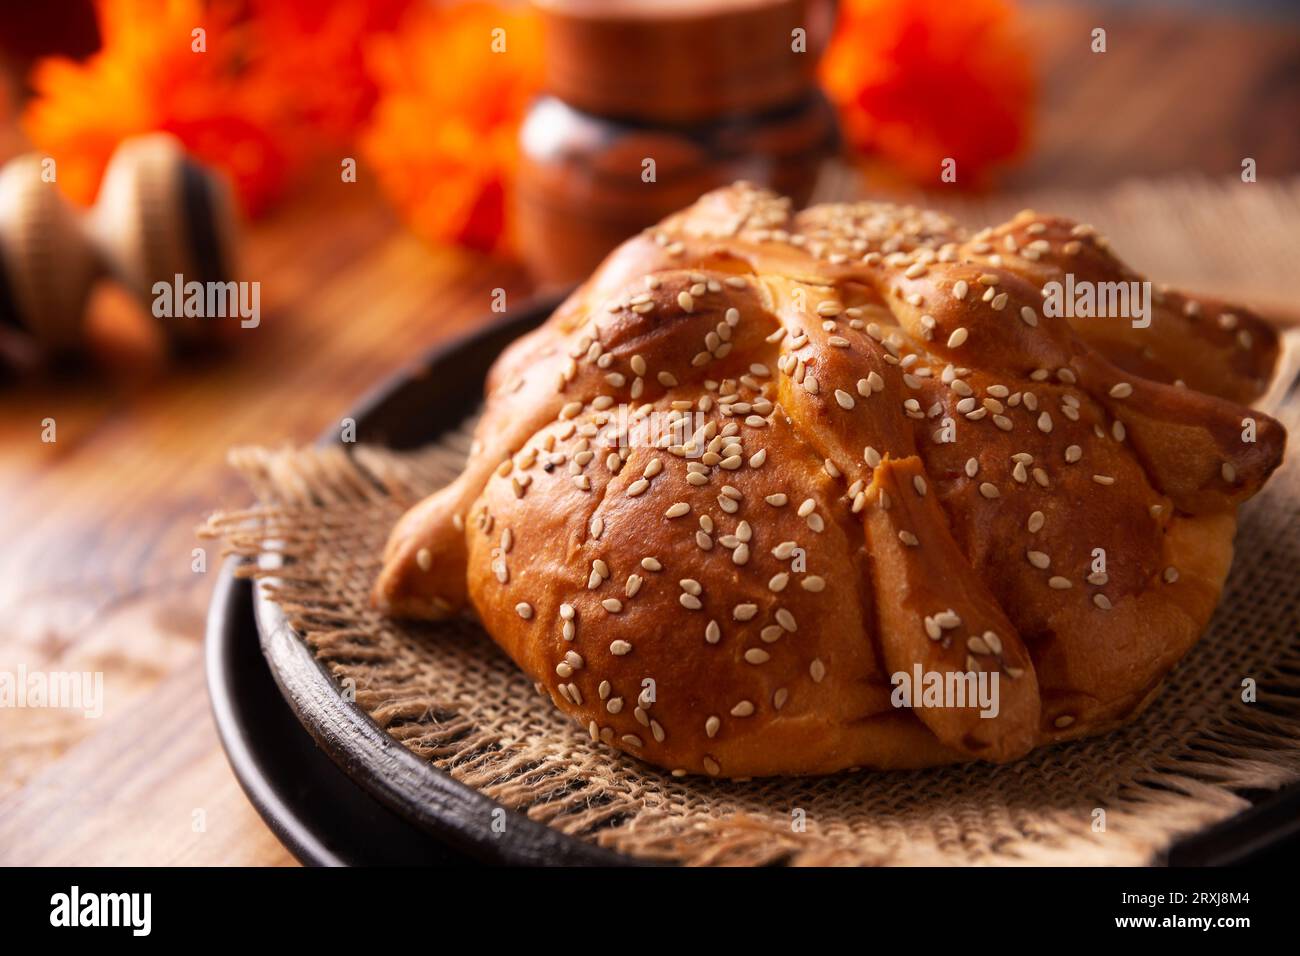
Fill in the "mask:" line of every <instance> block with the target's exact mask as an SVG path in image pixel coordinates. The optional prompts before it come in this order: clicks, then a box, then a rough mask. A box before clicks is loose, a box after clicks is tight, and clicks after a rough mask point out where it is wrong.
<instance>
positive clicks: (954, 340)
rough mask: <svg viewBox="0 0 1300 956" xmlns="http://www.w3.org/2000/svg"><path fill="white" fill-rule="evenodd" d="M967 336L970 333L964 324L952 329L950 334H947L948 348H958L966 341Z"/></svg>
mask: <svg viewBox="0 0 1300 956" xmlns="http://www.w3.org/2000/svg"><path fill="white" fill-rule="evenodd" d="M969 337H970V333H969V332H968V331H967V330H966V328H965V327H964V326H963V327H962V328H958V329H954V330H953V333H952V335H950V336H948V348H950V349H955V348H960V347H961V346H962V345H964V344H965V343H966V339H967V338H969Z"/></svg>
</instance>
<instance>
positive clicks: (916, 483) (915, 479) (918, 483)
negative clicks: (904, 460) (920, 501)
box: [912, 475, 925, 498]
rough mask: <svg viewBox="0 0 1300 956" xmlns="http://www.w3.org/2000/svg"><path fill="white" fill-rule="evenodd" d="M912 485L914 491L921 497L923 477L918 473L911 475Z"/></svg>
mask: <svg viewBox="0 0 1300 956" xmlns="http://www.w3.org/2000/svg"><path fill="white" fill-rule="evenodd" d="M912 487H913V488H915V489H916V493H917V494H918V495H920V496H921V497H922V498H924V497H925V479H924V478H922V477H921V476H920V475H913V476H912Z"/></svg>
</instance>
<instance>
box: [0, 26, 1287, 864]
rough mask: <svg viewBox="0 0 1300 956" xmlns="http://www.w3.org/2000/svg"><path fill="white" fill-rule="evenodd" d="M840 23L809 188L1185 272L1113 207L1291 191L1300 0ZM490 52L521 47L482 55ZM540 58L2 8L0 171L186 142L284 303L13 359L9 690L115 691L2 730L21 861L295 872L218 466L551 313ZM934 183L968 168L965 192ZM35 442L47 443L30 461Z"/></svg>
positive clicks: (92, 170) (1237, 281)
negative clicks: (909, 203) (426, 362)
mask: <svg viewBox="0 0 1300 956" xmlns="http://www.w3.org/2000/svg"><path fill="white" fill-rule="evenodd" d="M839 6H840V19H839V23H838V26H837V28H836V29H837V32H836V33H835V34H834V35H833V36H832V39H831V42H830V46H829V49H828V50H827V53H826V56H825V57H824V58H823V60H822V63H821V66H820V71H819V74H818V77H819V80H820V82H821V84H822V85H823V87H824V88H825V89H826V91H827V94H828V95H829V98H830V100H831V102H832V103H833V105H834V109H835V113H836V115H837V116H838V121H839V124H840V127H841V129H842V131H843V138H844V142H843V147H844V148H843V155H842V157H841V161H840V162H839V164H838V165H837V167H836V168H837V170H838V172H836V173H835V174H834V175H833V176H830V177H828V179H827V181H826V182H823V183H822V184H821V186H819V194H821V195H824V194H826V191H827V190H830V191H832V192H835V193H837V194H841V195H842V194H847V193H852V192H860V191H861V190H863V189H869V190H871V191H873V192H877V193H895V194H898V195H906V196H908V197H915V196H917V195H920V194H931V195H934V194H938V195H939V196H940V197H941V198H940V199H938V200H936V201H940V202H944V203H952V204H954V206H955V207H961V208H965V209H967V210H971V209H974V210H983V209H1000V208H1002V207H1003V206H1005V205H1006V204H1011V203H1019V202H1020V201H1021V200H1022V199H1024V198H1025V197H1028V198H1029V199H1035V198H1041V197H1044V196H1047V197H1064V198H1062V199H1061V200H1060V201H1062V202H1064V203H1065V204H1066V205H1067V206H1068V205H1070V203H1072V202H1076V201H1077V202H1079V203H1080V204H1081V207H1082V206H1083V205H1087V202H1088V197H1100V198H1097V199H1096V208H1108V207H1107V203H1110V204H1111V206H1113V208H1115V209H1116V210H1117V212H1116V216H1117V218H1122V217H1125V216H1126V217H1127V219H1128V220H1129V221H1130V225H1132V224H1134V223H1136V227H1138V228H1149V229H1150V230H1151V233H1150V235H1152V236H1157V237H1159V236H1162V235H1165V233H1162V232H1161V230H1167V231H1168V232H1167V235H1168V236H1169V239H1168V244H1167V245H1168V250H1167V251H1168V257H1167V259H1166V260H1161V261H1164V262H1167V263H1168V266H1167V267H1168V268H1169V269H1171V270H1173V271H1174V272H1178V267H1179V263H1180V262H1188V261H1191V260H1189V256H1190V255H1191V254H1190V253H1187V254H1184V252H1180V251H1179V246H1178V244H1177V243H1178V238H1177V234H1176V229H1177V227H1178V223H1176V222H1169V223H1164V222H1144V221H1143V218H1144V217H1143V216H1142V214H1141V212H1140V211H1138V212H1134V211H1133V209H1132V207H1131V206H1130V208H1129V209H1128V211H1127V212H1125V211H1124V210H1123V208H1122V207H1121V206H1120V205H1119V200H1118V199H1116V198H1114V197H1117V196H1119V197H1123V196H1130V197H1131V196H1132V195H1135V194H1139V193H1134V192H1133V190H1139V191H1140V190H1145V189H1165V188H1166V185H1165V184H1169V183H1175V184H1182V185H1180V186H1179V187H1178V188H1184V189H1186V190H1187V194H1188V195H1205V196H1207V197H1211V198H1209V199H1207V204H1206V205H1205V206H1204V207H1203V208H1202V210H1201V215H1202V216H1212V215H1214V214H1215V213H1214V212H1213V210H1214V209H1218V208H1220V207H1219V206H1216V205H1214V204H1213V203H1215V202H1219V201H1220V200H1221V199H1222V196H1221V192H1222V190H1221V189H1220V184H1222V183H1225V182H1240V177H1241V172H1242V162H1243V159H1244V158H1246V157H1249V158H1251V159H1253V160H1254V162H1255V164H1256V167H1257V170H1258V177H1259V181H1260V183H1261V185H1262V184H1265V183H1266V182H1267V183H1271V184H1274V188H1276V187H1277V184H1282V185H1283V186H1285V188H1286V189H1289V193H1288V195H1290V196H1292V197H1295V196H1300V188H1298V187H1297V186H1296V182H1297V179H1296V178H1297V177H1300V12H1298V11H1297V10H1296V8H1295V5H1294V4H1293V3H1290V2H1288V0H1276V2H1274V0H1254V2H1241V0H1238V2H1228V0H1224V2H1222V3H1218V2H1211V0H1181V2H1175V0H1167V2H1151V3H1138V2H1116V3H1113V4H1112V3H1068V4H1067V3H1054V2H1046V0H1040V2H1028V0H1025V2H1021V3H1019V4H1013V3H1010V2H1005V0H963V2H961V3H956V2H951V0H842V2H841V3H840V5H839ZM959 11H960V12H959ZM501 26H504V27H505V28H506V30H507V35H508V37H509V41H510V45H509V47H508V50H506V51H504V55H501V54H498V53H494V52H493V51H492V50H491V49H490V48H489V37H490V35H491V32H492V31H493V30H494V29H495V28H497V27H501ZM199 28H201V29H202V31H203V38H204V45H205V48H204V50H203V51H201V52H196V51H195V50H194V48H193V37H194V33H193V31H194V30H195V29H199ZM1097 28H1103V29H1104V30H1105V31H1106V44H1107V46H1106V51H1105V52H1104V53H1098V52H1094V51H1093V49H1092V45H1093V44H1094V37H1093V31H1094V30H1096V29H1097ZM536 34H537V30H536V24H535V22H534V21H533V15H532V14H531V13H530V12H529V10H528V9H527V8H524V7H520V6H515V5H510V4H505V5H502V4H490V3H480V2H472V3H434V2H421V0H371V2H367V3H344V2H327V0H278V2H277V0H242V2H208V3H204V2H200V0H175V2H164V0H157V2H144V0H102V2H98V3H90V2H67V0H50V2H46V3H42V4H23V5H16V4H7V5H4V6H3V7H0V162H3V161H4V160H7V159H9V158H10V157H12V156H16V155H18V154H20V153H24V152H27V151H32V150H34V151H35V152H36V153H37V154H38V155H40V156H48V157H52V158H54V159H55V160H56V162H57V169H58V177H57V188H58V189H60V190H61V192H62V193H63V195H64V196H66V198H67V199H68V200H69V201H70V202H71V203H73V204H74V206H76V208H78V209H82V210H85V209H86V208H87V207H89V206H90V204H92V203H93V202H94V200H95V197H96V192H97V189H98V186H99V179H100V176H101V174H102V172H103V170H104V167H105V165H106V164H107V162H108V160H109V157H110V156H111V155H112V152H113V150H114V149H115V148H116V147H117V145H118V144H119V143H120V142H122V141H123V140H125V139H127V138H129V137H131V136H133V135H136V134H140V133H145V132H149V131H154V130H163V131H166V132H169V133H171V134H173V135H174V136H176V137H177V138H178V139H179V140H180V142H181V143H182V144H183V145H184V146H185V148H186V149H187V151H188V152H189V154H190V155H191V156H192V157H193V158H194V159H196V160H197V161H199V162H201V163H203V164H205V165H206V166H208V167H209V168H212V169H214V170H216V171H217V172H218V173H220V174H221V175H222V176H224V177H225V178H226V179H227V180H228V181H229V183H230V184H231V186H232V188H233V193H234V196H235V197H236V199H237V203H238V206H239V208H240V210H241V217H242V220H243V227H242V231H241V238H240V240H239V242H238V247H237V251H238V254H239V262H240V266H239V275H240V277H241V278H246V279H250V280H255V281H258V282H260V283H261V310H262V317H261V323H260V325H259V327H258V328H256V329H249V330H244V331H243V332H241V334H239V335H236V336H234V339H233V341H232V342H230V343H228V344H226V345H224V346H223V347H221V348H220V349H218V348H216V347H214V348H213V349H212V350H211V352H210V353H207V354H199V355H190V356H187V357H184V358H177V357H175V356H172V355H170V354H169V353H168V350H167V348H166V345H165V342H164V341H163V340H162V339H161V337H160V335H159V333H158V329H157V328H156V323H155V322H154V321H153V320H151V319H150V318H149V317H148V315H147V313H146V312H145V311H144V309H143V308H142V307H141V305H140V304H139V303H138V302H137V301H134V300H133V299H132V298H131V297H130V296H129V295H127V294H125V293H124V292H123V291H122V290H121V289H119V288H114V287H113V285H112V284H111V283H104V284H101V285H100V286H97V287H96V289H95V292H94V293H93V295H92V297H91V299H90V302H89V304H88V307H87V309H86V313H85V329H84V348H82V349H80V350H78V354H77V355H76V356H75V357H73V358H71V359H68V358H61V359H60V360H59V361H57V362H56V361H50V360H48V359H47V357H44V356H41V355H39V354H35V355H32V354H26V353H24V354H22V355H20V356H19V358H18V359H17V360H15V361H13V362H10V363H6V362H3V361H0V502H3V504H2V505H0V541H3V542H4V544H3V547H2V548H0V671H5V670H7V671H11V672H12V671H14V670H16V669H17V668H18V667H19V666H20V665H22V666H25V667H27V668H29V669H44V670H66V671H97V672H103V674H104V683H105V694H106V700H105V711H104V715H103V716H102V717H101V718H98V719H93V720H88V719H85V718H83V717H82V716H81V715H80V714H79V713H70V712H67V711H58V710H23V711H19V710H12V709H8V710H0V863H109V862H117V863H279V862H289V861H290V858H289V856H288V854H287V853H286V852H285V851H284V850H283V849H282V848H281V847H280V846H279V844H278V843H277V842H276V840H275V838H274V837H273V836H272V835H271V833H270V831H269V830H267V829H266V827H265V826H264V825H263V824H262V823H261V821H260V819H259V818H258V817H257V815H256V813H255V812H254V811H253V810H252V808H251V807H250V806H249V805H248V804H247V802H246V801H245V799H244V797H243V795H242V793H241V792H240V790H239V788H238V786H237V784H236V783H235V781H234V778H233V777H232V775H231V773H230V771H229V769H228V767H227V765H226V763H225V760H224V757H223V755H222V753H221V750H220V747H219V745H218V743H217V740H216V736H215V734H214V732H213V729H212V725H211V721H210V718H209V714H208V702H207V699H206V695H205V692H204V687H203V674H202V655H201V638H202V632H203V618H204V613H205V610H206V605H207V601H208V598H209V596H210V593H211V584H212V580H213V578H214V577H215V574H216V571H217V569H218V567H219V566H220V558H219V556H218V555H217V554H215V553H213V554H208V555H207V563H206V571H202V572H195V571H194V570H192V568H193V565H194V549H195V548H196V547H208V548H211V547H212V545H211V544H210V543H205V542H200V541H198V540H196V538H195V535H194V529H195V528H196V526H197V525H199V524H200V523H201V522H202V520H203V519H204V517H205V516H206V514H207V513H208V512H209V511H211V510H212V509H213V508H214V507H218V506H222V507H237V506H238V505H239V504H240V503H241V502H243V501H244V500H246V493H245V491H244V490H243V489H242V488H240V487H239V486H238V484H237V483H236V482H235V480H234V479H233V476H232V475H231V474H230V473H229V472H228V471H227V470H226V468H225V467H224V465H223V462H224V457H225V453H226V450H227V449H228V448H229V447H231V446H232V445H239V444H249V443H258V444H277V443H291V442H305V441H310V440H312V439H313V438H314V437H315V436H317V435H319V434H321V433H322V432H324V431H326V430H327V429H329V428H332V427H337V424H338V422H339V420H340V418H341V417H342V416H343V415H344V414H345V412H346V410H347V409H348V408H349V407H350V406H351V405H352V404H353V403H354V402H355V401H356V399H357V398H358V396H359V395H361V394H362V393H363V392H365V391H366V390H367V389H368V388H369V387H371V386H372V385H373V384H374V383H375V382H377V381H378V380H380V379H382V378H384V377H385V376H388V375H391V374H392V373H394V372H395V371H397V370H399V369H401V368H402V367H404V366H408V365H410V364H412V363H414V362H415V361H416V360H417V359H418V357H419V356H420V354H421V353H422V352H424V351H425V350H426V349H427V348H428V347H429V346H431V345H433V344H435V343H437V342H439V341H442V340H445V339H447V338H449V337H453V336H456V335H458V334H461V333H463V332H466V331H468V330H470V329H472V328H473V327H475V326H476V325H477V324H479V323H481V322H483V321H485V318H484V317H485V315H490V311H489V309H490V304H491V301H492V295H493V290H496V289H503V290H505V294H506V296H507V301H508V302H509V303H510V304H511V307H512V308H515V307H517V305H518V304H519V303H522V302H524V301H525V300H526V298H527V297H528V296H529V295H530V294H531V293H532V292H533V291H535V289H536V285H537V284H536V282H535V280H534V278H533V277H532V275H531V274H530V271H529V268H528V265H529V264H528V263H527V262H524V261H521V260H520V247H519V244H518V241H517V239H518V236H517V231H518V230H517V226H518V223H517V222H516V221H515V212H514V209H515V206H514V192H515V189H516V186H517V181H516V177H517V171H518V163H519V147H518V145H517V143H518V129H519V124H520V122H521V119H522V117H523V115H524V113H525V111H526V110H527V109H528V108H529V104H530V103H531V102H532V101H533V97H534V96H535V95H536V94H537V93H538V91H539V89H540V86H541V84H542V76H543V73H544V70H543V63H542V56H543V54H542V51H541V46H540V44H539V41H538V39H537V35H536ZM944 157H957V158H958V163H959V168H960V169H961V170H962V176H961V178H960V179H959V181H958V183H957V184H956V185H955V186H954V188H953V189H951V190H949V191H947V192H944V188H945V184H944V183H942V182H941V181H940V179H939V164H940V162H941V160H942V159H943V158H944ZM349 161H353V162H354V163H355V169H356V175H355V177H354V178H349V177H348V176H347V175H344V174H343V173H342V171H345V170H346V169H347V168H348V163H349ZM633 175H635V173H633ZM353 179H354V180H355V181H353ZM827 182H829V183H830V185H827ZM1133 183H1140V184H1144V185H1139V186H1134V185H1131V184H1133ZM1124 184H1130V185H1129V186H1125V185H1124ZM1150 184H1155V185H1154V186H1152V185H1150ZM1125 189H1128V190H1129V192H1125V191H1124V190H1125ZM1117 190H1118V191H1117ZM1140 194H1141V195H1146V193H1140ZM1080 197H1083V198H1082V199H1081V198H1080ZM1213 197H1219V198H1213ZM1087 208H1094V207H1093V206H1090V205H1089V206H1087ZM1162 208H1163V207H1162ZM1223 208H1228V207H1226V206H1224V207H1223ZM1288 208H1290V207H1288ZM1205 210H1210V211H1209V212H1207V211H1205ZM1054 211H1055V210H1054ZM1065 211H1067V212H1068V211H1070V210H1069V209H1066V210H1065ZM1274 211H1275V212H1276V210H1274ZM1195 214H1196V213H1195V211H1191V210H1189V211H1188V213H1187V215H1188V217H1189V218H1193V217H1194V216H1195ZM1289 222H1290V223H1292V224H1293V228H1294V230H1295V232H1300V224H1297V223H1296V220H1295V219H1290V220H1289ZM1100 224H1101V225H1102V226H1103V227H1105V226H1107V225H1108V224H1107V223H1100ZM1231 225H1232V224H1231V223H1225V227H1228V226H1231ZM1295 232H1293V238H1294V235H1295ZM1152 245H1153V246H1156V247H1158V246H1159V245H1160V242H1158V241H1157V242H1153V243H1152ZM1120 249H1121V252H1122V251H1123V246H1122V244H1121V245H1120ZM0 252H3V248H2V247H0ZM1242 256H1243V258H1245V259H1253V258H1257V257H1254V256H1251V255H1250V254H1249V251H1248V250H1245V251H1243V252H1242ZM1158 258H1159V253H1158V250H1157V252H1155V253H1153V258H1152V260H1151V261H1152V262H1153V263H1154V262H1155V260H1156V259H1158ZM3 261H4V260H3V256H0V265H3ZM1291 261H1292V262H1294V261H1295V260H1294V259H1292V260H1291ZM1153 268H1154V265H1153ZM1241 275H1246V278H1245V279H1242V278H1240V275H1238V276H1236V277H1233V276H1228V275H1226V274H1225V275H1224V276H1221V277H1219V278H1220V279H1221V280H1222V281H1221V282H1219V285H1220V286H1221V287H1222V289H1221V291H1230V292H1232V293H1233V294H1238V295H1244V296H1247V297H1249V298H1252V299H1253V300H1254V301H1256V302H1258V303H1259V304H1262V305H1266V306H1268V307H1270V308H1272V309H1274V310H1278V311H1282V312H1285V311H1288V308H1290V309H1291V310H1294V311H1297V312H1300V301H1297V300H1293V299H1290V297H1289V294H1288V293H1289V287H1290V283H1291V282H1292V281H1293V276H1294V267H1292V269H1291V270H1289V274H1286V275H1284V274H1281V273H1278V272H1276V270H1275V271H1274V272H1273V273H1272V274H1268V275H1264V274H1259V275H1256V274H1252V273H1249V272H1243V273H1241ZM1161 277H1163V278H1174V279H1176V280H1180V281H1181V280H1186V279H1195V278H1196V276H1188V275H1174V276H1161ZM1212 278H1213V277H1212ZM1210 284H1213V283H1212V282H1211V283H1210ZM47 418H53V419H54V420H55V421H56V422H57V426H58V432H57V434H58V439H57V442H54V443H48V442H42V441H41V430H42V422H43V420H45V419H47ZM195 809H202V810H203V811H204V816H205V819H206V829H205V830H204V831H203V832H195V830H194V829H193V827H192V819H193V817H192V813H193V811H194V810H195Z"/></svg>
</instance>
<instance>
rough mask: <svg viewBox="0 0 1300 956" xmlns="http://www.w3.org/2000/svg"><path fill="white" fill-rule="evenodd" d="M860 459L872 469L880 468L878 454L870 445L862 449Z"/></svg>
mask: <svg viewBox="0 0 1300 956" xmlns="http://www.w3.org/2000/svg"><path fill="white" fill-rule="evenodd" d="M862 459H863V460H864V461H865V462H866V463H867V464H868V465H870V466H871V467H872V468H879V467H880V452H878V451H876V450H875V449H874V448H872V447H871V446H870V445H868V446H867V447H866V448H864V449H863V451H862Z"/></svg>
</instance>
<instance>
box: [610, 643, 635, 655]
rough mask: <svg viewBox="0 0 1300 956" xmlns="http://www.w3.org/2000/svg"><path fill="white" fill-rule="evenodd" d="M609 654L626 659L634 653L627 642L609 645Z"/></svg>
mask: <svg viewBox="0 0 1300 956" xmlns="http://www.w3.org/2000/svg"><path fill="white" fill-rule="evenodd" d="M609 652H610V653H611V654H613V655H614V656H615V657H624V656H625V655H627V654H631V653H632V645H631V644H629V643H628V642H627V641H614V642H612V643H611V644H610V645H609Z"/></svg>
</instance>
